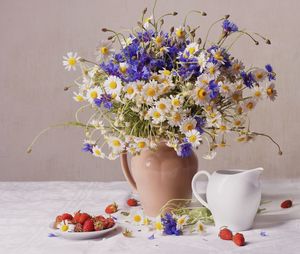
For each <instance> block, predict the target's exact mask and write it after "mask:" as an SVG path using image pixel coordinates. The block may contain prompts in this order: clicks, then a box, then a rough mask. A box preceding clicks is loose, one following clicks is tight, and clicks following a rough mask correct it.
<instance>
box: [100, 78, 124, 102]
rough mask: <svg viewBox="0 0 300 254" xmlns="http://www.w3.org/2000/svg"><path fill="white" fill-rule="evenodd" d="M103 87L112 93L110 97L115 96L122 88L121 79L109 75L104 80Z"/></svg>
mask: <svg viewBox="0 0 300 254" xmlns="http://www.w3.org/2000/svg"><path fill="white" fill-rule="evenodd" d="M104 88H105V91H106V92H107V93H108V94H111V95H112V98H115V97H116V96H118V95H119V94H120V91H121V90H122V82H121V79H120V78H118V77H116V76H109V77H108V79H107V80H105V82H104Z"/></svg>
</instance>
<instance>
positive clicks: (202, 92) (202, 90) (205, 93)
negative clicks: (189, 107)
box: [192, 86, 209, 105]
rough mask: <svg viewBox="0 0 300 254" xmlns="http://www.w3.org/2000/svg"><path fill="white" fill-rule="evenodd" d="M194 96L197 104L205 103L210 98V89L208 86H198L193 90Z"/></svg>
mask: <svg viewBox="0 0 300 254" xmlns="http://www.w3.org/2000/svg"><path fill="white" fill-rule="evenodd" d="M192 97H193V99H194V101H195V104H196V105H204V104H206V103H207V102H208V100H209V89H208V86H205V87H204V86H200V87H196V88H195V89H194V90H193V93H192Z"/></svg>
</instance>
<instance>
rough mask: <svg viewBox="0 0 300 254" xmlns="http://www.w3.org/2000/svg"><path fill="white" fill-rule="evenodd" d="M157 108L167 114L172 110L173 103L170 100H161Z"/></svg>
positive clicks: (156, 104)
mask: <svg viewBox="0 0 300 254" xmlns="http://www.w3.org/2000/svg"><path fill="white" fill-rule="evenodd" d="M155 106H156V108H157V109H158V110H159V111H160V112H161V113H163V114H166V113H168V112H169V110H170V108H171V102H170V100H169V99H166V98H161V99H160V100H158V101H156V102H155Z"/></svg>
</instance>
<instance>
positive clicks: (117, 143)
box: [112, 139, 121, 147]
mask: <svg viewBox="0 0 300 254" xmlns="http://www.w3.org/2000/svg"><path fill="white" fill-rule="evenodd" d="M112 144H113V146H116V147H119V146H121V142H120V141H119V140H117V139H115V140H113V141H112Z"/></svg>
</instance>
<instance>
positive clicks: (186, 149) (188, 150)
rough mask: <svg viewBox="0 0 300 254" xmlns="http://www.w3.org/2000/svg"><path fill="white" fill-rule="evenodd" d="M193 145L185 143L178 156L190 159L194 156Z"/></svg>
mask: <svg viewBox="0 0 300 254" xmlns="http://www.w3.org/2000/svg"><path fill="white" fill-rule="evenodd" d="M192 151H193V149H192V144H191V143H183V144H181V145H180V146H179V150H178V152H177V154H178V155H179V156H180V157H183V158H184V157H189V156H191V155H192Z"/></svg>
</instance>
